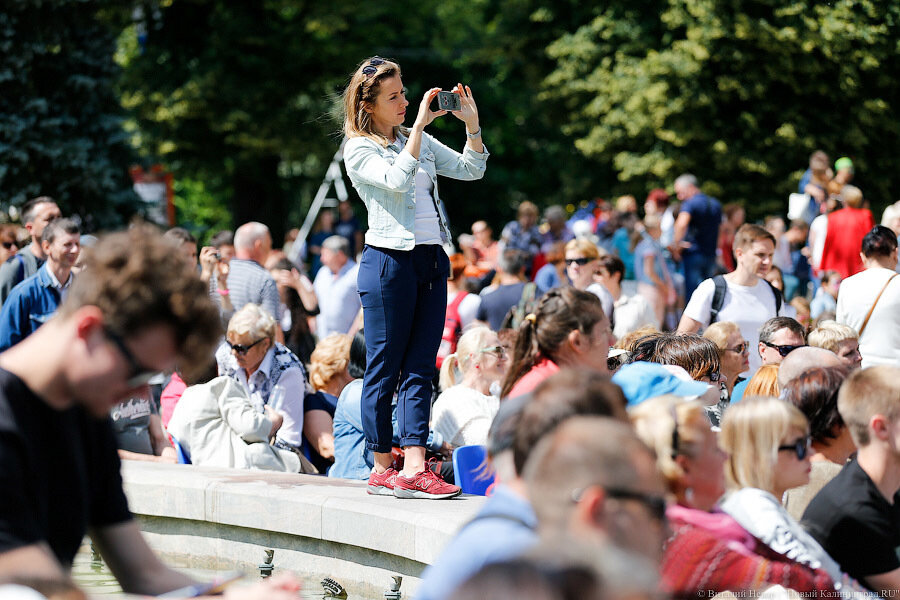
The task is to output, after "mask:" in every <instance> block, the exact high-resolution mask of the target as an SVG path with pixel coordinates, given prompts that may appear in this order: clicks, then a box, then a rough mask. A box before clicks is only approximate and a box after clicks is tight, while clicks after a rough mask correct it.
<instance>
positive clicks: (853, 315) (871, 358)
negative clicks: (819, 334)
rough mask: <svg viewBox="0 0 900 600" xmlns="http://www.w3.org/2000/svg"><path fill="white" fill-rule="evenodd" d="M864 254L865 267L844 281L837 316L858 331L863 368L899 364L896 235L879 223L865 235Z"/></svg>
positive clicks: (899, 281)
mask: <svg viewBox="0 0 900 600" xmlns="http://www.w3.org/2000/svg"><path fill="white" fill-rule="evenodd" d="M861 254H862V259H863V265H864V266H865V270H863V271H861V272H859V273H857V274H856V275H853V276H851V277H848V278H847V279H845V280H844V281H843V282H842V283H841V289H840V291H839V292H838V299H837V318H836V319H835V320H836V321H837V322H838V323H844V324H845V325H849V326H850V327H852V328H853V329H855V330H856V331H857V332H859V353H860V354H862V368H863V369H865V368H866V367H871V366H874V365H893V366H900V278H898V277H894V276H895V275H896V274H897V272H896V268H897V236H896V235H895V234H894V232H893V231H891V230H890V229H888V228H887V227H884V226H883V225H876V226H875V227H874V228H872V230H871V231H870V232H869V233H867V234H866V236H865V237H864V238H863V241H862V253H861ZM873 306H874V309H873ZM867 316H868V322H866V317H867Z"/></svg>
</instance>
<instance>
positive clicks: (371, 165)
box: [344, 133, 490, 250]
mask: <svg viewBox="0 0 900 600" xmlns="http://www.w3.org/2000/svg"><path fill="white" fill-rule="evenodd" d="M401 135H402V134H401ZM404 139H405V138H404ZM489 155H490V153H489V152H488V151H487V148H485V149H484V152H482V153H478V152H475V151H474V150H471V149H470V148H468V147H466V148H465V149H464V150H463V153H462V154H460V153H459V152H456V151H455V150H452V149H451V148H448V147H447V146H445V145H444V144H442V143H440V142H439V141H437V140H436V139H434V138H433V137H431V136H430V135H428V134H427V133H422V146H421V149H420V151H419V159H418V160H416V159H415V158H413V157H412V155H411V154H410V153H409V152H403V151H402V150H401V147H400V145H399V144H398V143H397V142H394V143H393V144H390V145H388V146H387V147H383V146H381V145H380V144H378V142H376V141H375V140H372V139H370V138H367V137H352V138H349V139H348V140H347V143H346V144H345V145H344V165H345V166H346V168H347V175H348V176H349V177H350V181H351V182H352V183H353V187H354V188H355V189H356V191H357V192H358V193H359V196H360V198H362V200H363V202H364V203H365V205H366V209H367V210H368V212H369V230H368V231H367V232H366V243H367V244H369V245H371V246H378V247H379V248H388V249H392V250H412V249H413V248H414V247H415V245H416V235H415V226H416V186H415V180H416V172H417V171H418V169H419V167H420V166H421V167H422V170H423V171H425V172H426V173H427V174H428V175H429V177H431V181H432V183H433V184H434V203H435V208H436V209H437V213H438V217H439V218H440V225H441V236H442V237H443V238H444V242H446V243H451V238H450V226H449V224H448V223H447V215H446V213H445V212H444V205H443V204H442V203H441V199H440V196H439V194H438V185H437V176H438V175H443V176H445V177H451V178H453V179H464V180H474V179H481V177H482V176H483V175H484V171H485V168H486V167H487V158H488V156H489Z"/></svg>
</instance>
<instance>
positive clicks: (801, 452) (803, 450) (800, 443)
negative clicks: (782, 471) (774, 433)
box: [778, 435, 810, 460]
mask: <svg viewBox="0 0 900 600" xmlns="http://www.w3.org/2000/svg"><path fill="white" fill-rule="evenodd" d="M809 441H810V440H809V436H808V435H807V436H805V437H802V438H800V439H798V440H797V441H796V442H794V443H793V444H786V445H784V446H778V451H779V452H782V451H788V450H792V451H794V452H795V453H796V454H797V460H803V459H804V458H806V455H807V454H809Z"/></svg>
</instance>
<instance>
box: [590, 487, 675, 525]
mask: <svg viewBox="0 0 900 600" xmlns="http://www.w3.org/2000/svg"><path fill="white" fill-rule="evenodd" d="M586 489H587V488H582V489H577V490H573V491H572V501H573V502H575V503H578V502H581V498H582V497H583V496H584V492H585V490H586ZM603 491H604V492H605V493H606V495H607V496H608V497H609V498H616V499H619V500H637V501H638V502H640V503H641V504H643V505H644V506H645V507H646V508H647V510H648V511H649V512H650V516H652V517H653V518H654V519H656V520H657V521H660V522H662V523H664V522H665V521H666V499H665V498H663V497H662V496H657V495H655V494H645V493H643V492H638V491H636V490H629V489H626V488H619V487H605V488H603Z"/></svg>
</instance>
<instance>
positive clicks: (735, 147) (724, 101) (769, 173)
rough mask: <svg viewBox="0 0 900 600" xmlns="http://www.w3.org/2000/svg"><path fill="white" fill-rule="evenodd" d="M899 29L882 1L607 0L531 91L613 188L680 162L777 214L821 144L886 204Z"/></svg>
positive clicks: (680, 168) (893, 173)
mask: <svg viewBox="0 0 900 600" xmlns="http://www.w3.org/2000/svg"><path fill="white" fill-rule="evenodd" d="M898 27H900V5H897V4H896V3H893V2H888V1H880V0H861V1H846V0H836V1H835V2H832V3H817V2H812V1H793V2H787V3H785V2H783V1H779V0H725V1H722V0H693V1H691V2H678V1H675V0H645V1H639V2H612V3H608V4H607V5H606V6H605V7H604V9H603V10H602V12H601V13H600V14H598V15H597V16H596V17H595V18H593V19H592V20H591V21H590V22H589V23H587V24H585V25H583V26H581V27H579V28H577V29H576V30H573V31H571V32H570V33H568V34H566V35H564V36H562V37H560V38H559V39H558V40H557V41H555V42H554V43H552V44H551V45H550V46H549V47H548V52H549V54H550V56H551V57H552V58H553V59H554V60H555V61H556V68H555V69H554V70H553V72H552V73H550V74H549V76H548V77H547V78H546V80H545V85H544V91H543V94H542V99H543V100H544V101H545V102H551V103H552V102H559V103H561V104H563V105H564V106H566V107H567V109H568V110H569V112H570V116H569V119H568V122H567V124H566V128H565V132H566V133H568V134H570V135H572V136H574V137H575V144H576V146H577V148H578V149H579V151H580V152H581V153H583V154H584V155H585V156H587V157H590V158H591V159H593V160H595V161H597V162H598V163H600V164H604V165H610V166H611V167H612V169H613V170H614V171H615V172H616V173H617V177H618V185H617V186H615V187H616V189H617V190H621V191H626V190H646V189H649V188H651V187H655V186H660V185H662V186H665V185H667V184H670V182H671V181H672V179H673V178H674V177H675V176H677V175H678V174H679V173H681V172H684V171H691V172H694V173H695V174H697V175H698V177H700V179H701V180H702V181H705V182H706V185H705V187H706V188H707V189H708V191H711V192H713V193H715V194H718V195H720V196H721V197H722V198H723V199H725V200H728V201H739V202H742V203H744V204H745V206H746V207H747V208H748V210H749V212H750V214H751V216H759V215H760V214H762V213H763V212H783V210H784V205H785V199H786V196H787V194H788V193H790V192H792V191H795V188H796V182H797V181H798V179H799V176H800V174H801V173H802V171H803V170H804V168H805V167H806V160H807V157H808V155H809V154H810V153H811V152H812V151H813V150H814V149H816V148H823V149H825V150H827V151H828V152H829V153H830V154H831V155H832V156H833V157H836V156H841V155H847V156H851V157H852V158H853V159H854V161H855V163H856V167H857V173H858V174H859V175H858V181H859V184H860V186H861V187H862V188H863V190H864V192H865V193H866V195H867V197H868V198H869V199H870V200H871V201H872V202H873V204H876V205H877V204H884V203H887V202H889V201H891V200H892V199H893V198H894V196H893V194H894V192H893V190H894V189H896V188H897V185H898V183H900V174H898V173H897V170H896V169H893V168H892V163H893V162H894V160H895V157H896V156H897V151H898V149H900V148H898V144H900V142H898V139H900V138H898V133H900V131H898V130H900V119H898V116H900V115H898V112H897V111H898V108H900V107H898V106H897V104H896V98H897V95H898V91H900V80H898V77H897V76H898V74H900V72H898V67H900V62H898V61H900V54H898V52H897V49H898V41H897V40H898V39H900V36H898V34H900V30H898Z"/></svg>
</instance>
